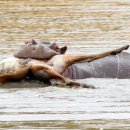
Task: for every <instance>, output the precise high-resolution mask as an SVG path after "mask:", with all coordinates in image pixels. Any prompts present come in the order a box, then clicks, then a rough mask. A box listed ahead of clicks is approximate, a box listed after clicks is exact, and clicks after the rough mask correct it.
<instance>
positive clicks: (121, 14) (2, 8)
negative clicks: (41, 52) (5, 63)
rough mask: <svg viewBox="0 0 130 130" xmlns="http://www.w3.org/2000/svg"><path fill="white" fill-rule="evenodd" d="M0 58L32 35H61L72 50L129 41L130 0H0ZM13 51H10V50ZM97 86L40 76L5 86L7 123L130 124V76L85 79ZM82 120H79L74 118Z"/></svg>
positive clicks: (0, 121) (2, 109)
mask: <svg viewBox="0 0 130 130" xmlns="http://www.w3.org/2000/svg"><path fill="white" fill-rule="evenodd" d="M0 16H1V18H0V23H1V24H0V30H1V32H0V45H1V46H0V54H4V55H2V56H1V55H0V59H2V58H6V57H8V56H11V55H12V53H13V52H14V51H15V50H16V49H17V48H18V47H19V45H21V44H23V42H24V40H25V39H27V38H30V37H35V38H36V39H41V40H43V41H53V40H57V41H58V42H59V43H60V45H62V46H63V45H68V46H69V49H68V53H81V54H85V53H95V52H98V51H105V50H107V49H108V48H109V49H111V48H115V47H117V46H118V47H119V46H121V45H123V44H129V41H130V1H129V0H123V1H122V0H109V1H108V0H78V1H77V0H53V1H52V0H44V1H43V0H28V1H27V0H22V1H21V0H0ZM8 54H9V55H8ZM80 82H88V83H91V84H94V85H95V86H97V89H94V90H92V89H82V88H80V89H68V88H58V87H56V86H47V85H45V84H43V83H39V82H25V81H22V82H20V83H9V84H6V85H4V86H3V88H1V89H0V128H3V129H13V128H16V129H57V130H59V129H84V130H86V129H88V130H103V129H111V130H115V129H116V130H129V129H130V86H129V84H130V80H128V79H122V80H119V79H85V80H81V81H80ZM75 120H77V121H75Z"/></svg>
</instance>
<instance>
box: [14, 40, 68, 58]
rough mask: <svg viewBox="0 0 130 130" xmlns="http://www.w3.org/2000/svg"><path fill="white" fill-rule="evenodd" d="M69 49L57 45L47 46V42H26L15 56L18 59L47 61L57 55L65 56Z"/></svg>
mask: <svg viewBox="0 0 130 130" xmlns="http://www.w3.org/2000/svg"><path fill="white" fill-rule="evenodd" d="M66 50H67V47H66V46H65V47H62V48H59V46H58V45H57V44H56V43H52V44H49V45H46V44H45V42H44V43H41V42H37V41H35V40H34V39H31V40H27V41H25V45H23V46H22V47H21V48H20V49H19V50H18V51H17V52H16V53H15V54H14V56H15V57H17V58H33V59H41V60H47V59H50V58H52V57H53V56H55V55H59V54H64V53H65V52H66Z"/></svg>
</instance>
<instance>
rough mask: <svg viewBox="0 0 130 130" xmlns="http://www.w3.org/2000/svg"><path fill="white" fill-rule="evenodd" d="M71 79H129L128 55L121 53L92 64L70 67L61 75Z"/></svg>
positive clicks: (84, 63) (129, 63)
mask: <svg viewBox="0 0 130 130" xmlns="http://www.w3.org/2000/svg"><path fill="white" fill-rule="evenodd" d="M63 75H64V76H65V77H68V78H71V79H85V78H119V79H129V78H130V54H129V53H127V52H122V53H120V54H117V55H111V56H107V57H104V58H101V59H97V60H94V61H92V62H82V63H76V64H74V65H71V66H70V67H69V68H68V69H66V71H65V72H64V73H63Z"/></svg>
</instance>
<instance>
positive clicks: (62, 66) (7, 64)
mask: <svg viewBox="0 0 130 130" xmlns="http://www.w3.org/2000/svg"><path fill="white" fill-rule="evenodd" d="M34 42H35V41H31V42H28V43H26V45H25V48H24V49H26V46H27V48H28V45H31V46H32V47H30V50H32V51H33V50H34V49H33V48H35V47H37V46H39V45H40V44H37V42H35V43H34ZM40 46H41V45H40ZM42 46H44V45H42ZM128 47H129V46H128V45H127V46H123V47H121V48H118V49H114V50H112V51H108V52H104V53H100V54H91V55H65V54H59V55H58V54H57V55H54V56H53V57H51V58H50V59H49V60H45V59H41V56H40V58H39V57H36V56H35V55H33V56H34V57H32V52H30V53H28V54H30V55H28V57H27V58H26V57H21V55H19V54H21V50H20V51H18V52H16V53H15V56H16V57H11V58H7V59H4V60H2V61H1V62H0V66H1V67H0V83H1V84H2V83H6V82H8V81H17V80H19V79H22V78H24V77H26V76H27V75H28V74H30V73H31V76H32V77H36V78H37V77H39V78H41V79H43V80H50V81H54V80H53V79H57V80H58V82H55V83H56V84H57V85H59V84H60V85H62V86H63V85H68V86H69V87H72V86H76V87H80V86H82V87H85V88H94V86H93V85H90V84H86V83H79V82H77V81H74V80H72V79H70V78H66V77H64V72H65V70H66V69H67V68H68V67H70V66H72V65H73V64H76V63H78V62H83V61H87V62H91V61H93V60H96V59H99V58H103V57H106V56H109V55H115V54H118V53H120V52H122V51H123V50H126V49H128ZM49 48H50V49H51V48H52V45H51V46H50V47H49ZM56 49H57V50H60V51H61V49H58V48H56ZM65 49H66V47H65ZM65 49H63V50H64V53H65ZM37 51H38V52H37ZM39 51H41V52H39ZM44 51H46V50H45V49H44ZM53 51H55V49H54V50H53ZM56 52H58V51H56ZM23 53H25V55H26V54H27V53H26V52H25V51H23ZM37 53H39V54H42V50H41V48H40V49H35V54H37ZM44 54H46V53H44ZM19 56H20V57H19ZM22 56H24V54H22ZM30 56H31V58H30ZM37 56H39V55H37ZM17 57H18V58H17ZM32 58H38V60H37V59H32ZM39 59H40V60H39ZM53 83H54V82H53Z"/></svg>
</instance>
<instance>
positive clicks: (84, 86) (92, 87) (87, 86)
mask: <svg viewBox="0 0 130 130" xmlns="http://www.w3.org/2000/svg"><path fill="white" fill-rule="evenodd" d="M81 87H83V88H91V89H96V87H95V86H93V85H91V84H84V83H81Z"/></svg>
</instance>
